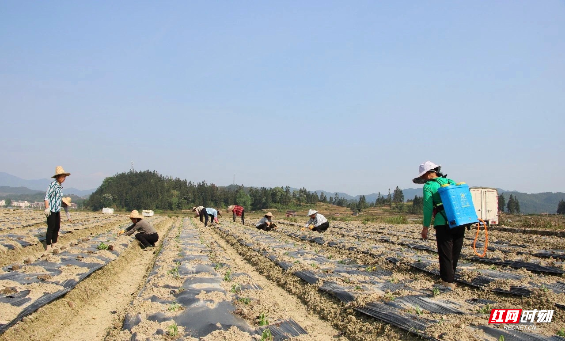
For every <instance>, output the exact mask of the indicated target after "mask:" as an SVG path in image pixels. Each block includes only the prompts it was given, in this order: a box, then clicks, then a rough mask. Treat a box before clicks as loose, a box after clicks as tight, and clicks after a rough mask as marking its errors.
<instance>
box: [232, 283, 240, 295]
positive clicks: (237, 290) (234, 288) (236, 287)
mask: <svg viewBox="0 0 565 341" xmlns="http://www.w3.org/2000/svg"><path fill="white" fill-rule="evenodd" d="M230 291H231V292H233V293H234V294H237V293H240V292H241V285H239V284H232V286H231V289H230Z"/></svg>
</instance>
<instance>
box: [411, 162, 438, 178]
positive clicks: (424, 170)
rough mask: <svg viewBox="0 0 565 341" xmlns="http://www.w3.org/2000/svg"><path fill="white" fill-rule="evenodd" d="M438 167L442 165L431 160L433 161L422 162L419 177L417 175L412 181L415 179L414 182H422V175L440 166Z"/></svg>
mask: <svg viewBox="0 0 565 341" xmlns="http://www.w3.org/2000/svg"><path fill="white" fill-rule="evenodd" d="M438 167H440V166H439V165H436V164H435V163H433V162H431V161H426V162H424V163H422V164H421V165H420V167H419V169H418V171H419V172H420V173H419V174H418V176H417V177H415V178H414V179H412V181H413V182H414V183H420V182H419V181H418V179H419V178H420V177H421V176H422V175H424V174H426V173H427V172H429V171H431V170H433V169H436V168H438Z"/></svg>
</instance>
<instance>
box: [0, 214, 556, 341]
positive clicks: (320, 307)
mask: <svg viewBox="0 0 565 341" xmlns="http://www.w3.org/2000/svg"><path fill="white" fill-rule="evenodd" d="M21 212H24V211H21ZM4 213H5V214H4ZM226 220H227V219H226ZM226 220H222V222H221V224H219V225H216V226H213V227H204V226H203V224H201V223H200V222H198V221H197V220H195V219H191V218H167V217H158V216H155V217H153V218H151V221H152V224H153V225H154V226H155V227H156V228H157V230H158V232H159V235H160V240H159V242H158V244H157V247H156V248H155V249H150V250H149V251H144V250H141V249H140V248H139V246H138V244H137V242H135V241H133V242H132V237H125V236H121V237H116V236H115V232H117V231H119V230H120V229H121V228H123V227H124V226H126V225H127V224H128V223H129V219H127V216H125V215H122V216H120V215H113V216H106V215H100V214H94V213H92V214H90V213H84V212H80V213H74V214H73V223H72V226H71V224H68V226H67V230H68V232H69V233H65V234H63V235H62V236H61V238H60V242H59V248H60V249H61V250H60V252H59V253H57V254H48V255H43V247H42V245H41V242H40V235H41V233H42V231H43V233H44V229H45V226H44V225H43V224H44V222H42V221H43V219H42V218H41V216H40V212H35V214H34V213H33V212H31V213H30V212H29V211H26V212H25V213H22V214H21V215H18V211H10V212H8V213H6V212H2V210H0V245H3V249H0V253H1V254H2V258H1V265H2V270H1V271H0V276H1V275H9V276H11V275H12V274H16V273H21V274H22V276H20V277H18V278H24V277H25V276H34V278H35V279H33V281H32V283H28V284H26V286H23V285H22V284H21V283H20V282H18V281H13V280H9V279H5V280H0V304H1V305H2V306H1V308H2V309H1V312H0V320H3V321H4V322H2V321H0V325H1V323H7V322H8V320H10V319H12V318H13V317H14V316H15V314H17V313H18V311H20V310H21V307H18V306H14V305H12V304H9V303H3V302H12V301H11V300H12V299H11V298H10V297H14V295H16V296H17V295H22V297H24V294H25V295H27V296H25V297H26V299H27V298H30V299H31V300H34V299H38V298H39V297H42V296H41V295H45V293H48V292H56V291H57V290H59V287H57V283H71V284H72V283H74V282H73V281H75V282H76V281H77V280H80V282H79V283H78V284H73V285H72V288H71V289H70V290H69V291H68V292H67V293H66V294H64V296H62V297H60V298H59V299H57V300H54V301H50V302H48V303H46V304H45V305H43V306H42V307H41V308H39V309H38V310H37V311H35V312H34V313H31V314H30V315H29V316H26V317H23V319H21V321H19V322H18V323H16V324H15V325H13V326H12V327H10V328H9V329H7V330H6V331H5V332H4V333H3V334H2V335H0V340H14V339H29V340H40V339H41V340H70V339H72V340H102V339H106V340H145V339H151V340H158V339H163V340H172V339H187V340H191V339H194V340H198V339H200V340H261V339H263V340H267V339H269V335H272V336H273V337H274V339H275V340H278V339H282V338H284V336H283V335H286V337H290V338H291V339H294V340H385V339H388V340H416V339H438V340H497V339H499V337H500V336H501V335H502V336H504V337H505V340H522V339H528V338H529V339H536V340H549V339H550V338H551V340H559V338H558V336H556V335H557V333H558V332H559V331H560V330H565V323H564V322H563V317H565V314H564V312H563V307H564V303H565V280H564V279H563V270H564V264H563V260H564V258H565V256H564V252H565V251H564V250H563V249H564V247H563V245H564V243H563V242H564V240H563V238H562V237H560V236H542V235H536V234H533V233H532V234H517V233H515V232H512V231H507V230H504V229H499V230H492V231H489V248H488V250H487V256H486V257H484V258H480V257H477V256H476V255H475V253H474V252H473V247H472V243H473V238H474V232H473V233H470V232H467V240H466V241H465V245H464V249H463V254H462V259H461V262H460V266H459V267H458V286H457V288H456V289H455V290H454V291H449V290H447V289H446V288H444V287H442V286H440V285H438V280H439V277H438V275H437V274H438V269H437V253H436V252H435V250H436V246H435V240H434V237H433V236H430V240H428V241H422V240H421V239H420V238H419V231H420V227H418V226H414V225H394V226H387V225H383V224H370V223H369V224H362V223H357V222H347V223H332V225H331V227H330V229H329V230H328V231H327V232H326V233H323V234H320V233H317V232H311V231H301V230H300V227H299V226H298V225H297V224H294V223H291V222H287V221H281V222H279V224H278V225H279V227H278V228H277V229H276V230H274V231H269V232H264V231H259V230H257V229H255V228H254V227H253V226H243V225H241V224H239V223H232V222H231V221H226ZM79 221H80V222H79ZM63 226H65V225H64V224H63ZM483 240H484V238H482V235H481V238H479V242H478V244H477V251H479V252H482V246H483V244H482V242H483ZM101 241H102V242H103V241H108V243H112V246H113V247H115V250H96V248H94V249H93V248H92V245H96V244H97V243H99V242H101ZM89 245H90V246H89ZM122 245H123V246H122ZM86 250H90V251H89V252H91V253H88V252H86ZM68 255H78V256H77V257H76V258H77V262H72V263H69V264H66V265H64V266H59V267H57V266H56V264H64V262H65V259H68ZM65 257H66V258H65ZM100 259H106V261H102V262H101V261H100ZM97 262H98V264H99V265H100V266H101V268H100V269H99V270H96V271H95V272H93V273H92V274H91V275H89V276H88V277H86V278H81V274H82V273H84V271H85V269H84V268H83V267H81V264H83V263H88V264H94V263H97ZM46 264H47V265H48V266H47V267H46ZM9 276H8V277H9ZM8 277H6V278H8ZM10 278H13V277H10ZM60 285H62V284H60ZM24 289H25V290H24ZM28 291H29V292H28ZM3 300H4V301H3ZM493 308H497V309H498V308H501V309H502V308H518V309H532V310H533V309H538V310H540V309H551V310H554V315H553V319H552V322H551V323H534V324H533V326H534V327H536V328H535V330H533V331H525V332H522V333H521V332H516V331H505V330H504V328H502V327H503V326H502V325H494V324H490V325H489V324H488V318H489V314H490V310H491V309H493ZM526 333H529V334H526ZM552 337H553V338H552Z"/></svg>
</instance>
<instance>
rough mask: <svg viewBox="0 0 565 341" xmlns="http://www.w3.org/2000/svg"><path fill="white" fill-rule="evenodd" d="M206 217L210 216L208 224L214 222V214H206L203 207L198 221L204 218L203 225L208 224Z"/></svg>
mask: <svg viewBox="0 0 565 341" xmlns="http://www.w3.org/2000/svg"><path fill="white" fill-rule="evenodd" d="M208 217H209V218H210V224H211V223H213V222H214V216H213V215H211V214H208V213H207V212H206V209H203V210H202V211H200V222H202V220H203V219H204V226H208Z"/></svg>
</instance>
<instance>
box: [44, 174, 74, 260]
mask: <svg viewBox="0 0 565 341" xmlns="http://www.w3.org/2000/svg"><path fill="white" fill-rule="evenodd" d="M69 175H71V173H67V172H65V170H64V169H63V167H61V166H57V167H55V175H53V176H52V178H54V179H55V180H53V182H51V184H49V187H48V188H47V192H46V193H45V199H44V201H45V211H44V213H45V217H46V218H47V232H46V233H45V251H48V249H51V251H53V248H54V247H53V245H54V244H56V243H57V238H58V237H59V229H60V228H61V205H62V200H63V186H61V185H62V184H63V182H65V179H66V178H67V176H69Z"/></svg>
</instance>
